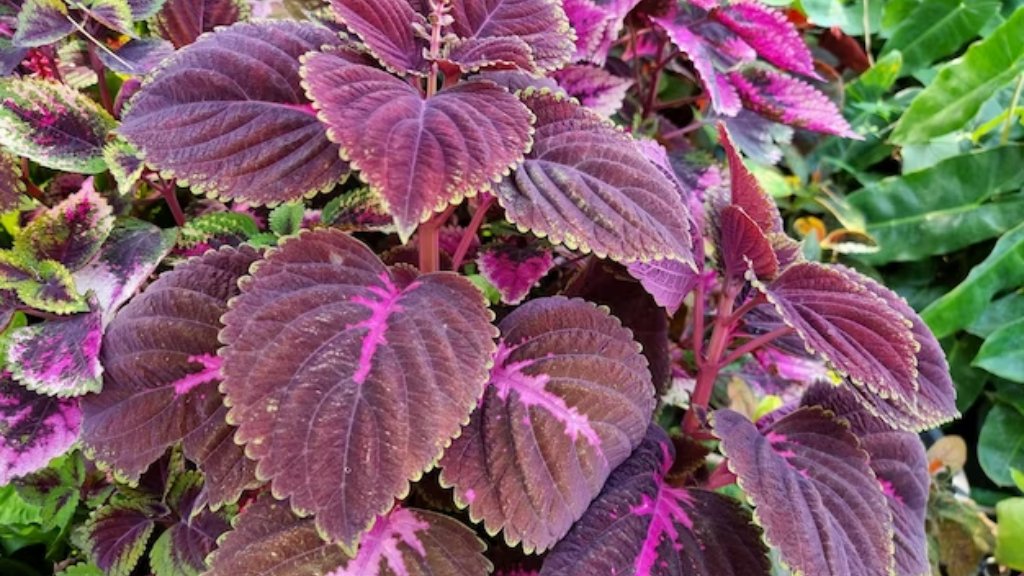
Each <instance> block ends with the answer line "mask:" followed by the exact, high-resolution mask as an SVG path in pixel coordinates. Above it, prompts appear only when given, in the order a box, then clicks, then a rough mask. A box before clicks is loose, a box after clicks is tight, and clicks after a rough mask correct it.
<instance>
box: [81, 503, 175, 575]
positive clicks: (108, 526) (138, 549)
mask: <svg viewBox="0 0 1024 576" xmlns="http://www.w3.org/2000/svg"><path fill="white" fill-rule="evenodd" d="M156 506H159V505H158V504H156V503H153V502H146V501H143V502H122V503H119V504H112V505H108V506H104V507H102V508H100V509H98V510H96V511H95V512H93V513H92V516H91V517H90V518H89V521H88V522H86V524H85V533H86V542H87V543H88V546H89V549H88V550H87V553H88V556H89V560H90V562H92V563H93V564H94V565H95V566H96V567H98V568H99V569H100V570H102V571H103V573H104V574H106V575H107V576H128V575H129V574H131V573H132V570H134V569H135V566H136V565H137V564H138V563H139V559H140V558H141V557H142V554H143V552H145V551H146V546H147V544H149V539H150V537H151V536H152V535H153V530H154V528H156V520H155V518H156V516H158V515H159V514H158V511H157V509H156V508H155V507H156Z"/></svg>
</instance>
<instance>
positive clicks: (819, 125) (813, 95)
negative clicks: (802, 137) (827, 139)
mask: <svg viewBox="0 0 1024 576" xmlns="http://www.w3.org/2000/svg"><path fill="white" fill-rule="evenodd" d="M729 82H730V83H731V84H732V85H733V86H735V88H736V91H737V92H738V93H739V95H740V98H741V99H742V100H743V105H744V107H745V108H749V109H750V110H753V111H754V112H757V113H758V114H760V115H762V116H764V117H765V118H768V119H769V120H773V121H775V122H781V123H783V124H789V125H790V126H795V127H797V128H803V129H805V130H812V131H814V132H823V133H825V134H835V135H837V136H843V137H846V138H853V139H856V140H862V139H863V137H862V136H860V135H859V134H857V133H856V132H854V131H853V129H851V128H850V125H849V123H847V122H846V119H845V118H843V116H842V114H841V113H840V112H839V108H837V107H836V105H835V103H833V102H832V101H831V100H829V99H828V97H827V96H825V95H824V94H823V93H821V92H820V91H818V89H816V88H814V87H813V86H811V85H810V84H808V83H806V82H804V81H802V80H797V79H796V78H792V77H789V76H786V75H785V74H782V73H780V72H776V71H774V70H768V69H764V68H746V69H744V70H741V71H738V72H730V73H729Z"/></svg>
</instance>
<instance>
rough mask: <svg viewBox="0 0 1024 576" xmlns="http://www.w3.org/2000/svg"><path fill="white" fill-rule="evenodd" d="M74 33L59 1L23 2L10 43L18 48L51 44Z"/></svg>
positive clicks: (66, 11)
mask: <svg viewBox="0 0 1024 576" xmlns="http://www.w3.org/2000/svg"><path fill="white" fill-rule="evenodd" d="M74 31H75V25H74V24H73V23H72V22H71V20H69V19H68V9H67V6H65V5H64V2H61V0H25V1H24V2H23V3H21V10H20V11H19V12H18V24H17V26H16V28H15V32H14V37H13V38H11V42H12V43H13V44H14V46H16V47H19V48H32V47H35V46H46V45H47V44H52V43H54V42H56V41H58V40H60V39H62V38H64V37H65V36H67V35H68V34H71V33H72V32H74Z"/></svg>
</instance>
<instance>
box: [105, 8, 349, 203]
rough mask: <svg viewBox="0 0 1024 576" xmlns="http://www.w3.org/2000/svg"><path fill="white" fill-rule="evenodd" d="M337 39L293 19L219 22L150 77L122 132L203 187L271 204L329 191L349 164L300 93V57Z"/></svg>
mask: <svg viewBox="0 0 1024 576" xmlns="http://www.w3.org/2000/svg"><path fill="white" fill-rule="evenodd" d="M339 42H340V40H339V39H338V37H337V36H336V35H335V34H334V33H332V32H331V31H330V30H328V29H326V28H323V27H320V26H317V25H314V24H301V23H297V22H289V21H273V22H263V23H260V24H236V25H234V26H231V27H230V28H225V29H221V30H219V31H218V32H216V33H215V34H212V35H209V36H206V37H204V38H203V39H201V40H199V41H198V42H196V43H195V44H193V45H191V46H189V47H187V48H185V49H183V50H181V51H179V52H178V53H176V54H175V55H174V56H173V57H171V58H170V59H168V60H167V61H166V62H165V64H164V65H163V66H162V67H161V68H160V70H159V71H157V72H156V73H155V74H154V75H152V76H151V77H150V78H149V80H148V81H147V82H146V85H145V86H144V87H143V88H142V90H141V91H140V92H139V93H138V94H136V96H135V97H134V98H133V100H132V105H131V106H130V109H129V110H128V112H127V114H125V118H124V123H123V124H122V125H121V128H120V129H119V132H120V134H121V135H122V136H124V137H125V139H127V140H128V141H129V142H131V143H132V144H133V145H135V147H136V148H138V149H139V150H140V151H141V152H142V153H143V155H144V156H145V159H146V163H147V164H149V165H150V166H152V167H155V168H158V169H160V170H161V171H164V172H168V173H171V174H173V175H174V176H175V177H177V178H178V179H179V181H181V182H187V183H188V184H189V185H190V186H191V187H192V189H193V190H194V191H196V192H201V193H205V194H209V195H212V196H223V197H224V198H229V199H241V200H245V201H248V202H254V203H260V204H264V203H276V202H283V201H288V200H294V199H297V198H301V197H303V196H305V195H309V194H312V193H315V192H318V191H322V190H326V189H329V188H331V187H332V186H334V185H335V184H336V183H337V182H338V180H339V179H341V178H342V177H343V176H344V174H345V173H346V171H347V169H348V167H347V166H346V164H345V163H344V162H342V161H341V159H340V158H339V157H338V147H337V146H335V145H333V144H331V143H330V141H328V140H327V136H326V131H325V129H324V126H323V125H322V124H321V123H320V122H319V121H317V119H316V117H315V115H314V113H313V109H312V108H311V107H310V104H309V102H308V101H307V100H306V99H305V97H304V96H303V93H302V88H301V86H300V85H299V82H300V78H299V61H298V59H299V56H301V55H302V54H304V53H306V52H309V51H310V50H315V49H317V48H319V47H321V46H323V45H325V44H329V45H337V44H338V43H339ZM346 54H347V53H346ZM338 57H339V58H341V56H338ZM352 57H353V58H356V57H355V56H352Z"/></svg>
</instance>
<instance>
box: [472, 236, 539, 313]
mask: <svg viewBox="0 0 1024 576" xmlns="http://www.w3.org/2000/svg"><path fill="white" fill-rule="evenodd" d="M476 263H477V267H478V268H479V270H480V274H482V275H483V277H484V278H486V279H487V281H488V282H490V283H491V284H493V285H494V287H495V288H497V289H498V292H499V293H500V294H501V301H502V302H504V303H506V304H519V303H520V302H522V301H523V298H526V295H527V294H529V293H530V289H531V288H533V286H534V285H535V284H537V282H539V281H540V279H541V278H543V277H544V276H545V275H546V274H547V273H548V272H549V271H550V270H551V268H552V266H554V263H555V262H554V258H553V256H552V254H551V250H548V249H545V248H540V247H537V246H531V245H525V246H517V245H516V244H514V243H505V244H500V243H499V244H494V245H491V246H488V247H487V248H486V249H484V250H483V251H482V252H480V255H479V256H477V259H476Z"/></svg>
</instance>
